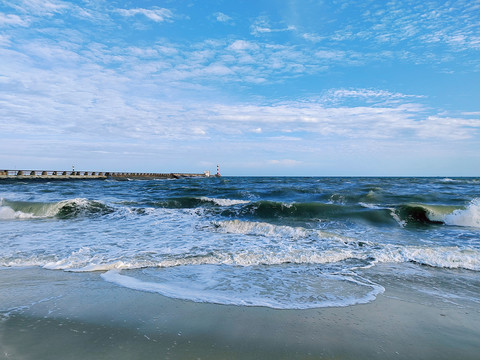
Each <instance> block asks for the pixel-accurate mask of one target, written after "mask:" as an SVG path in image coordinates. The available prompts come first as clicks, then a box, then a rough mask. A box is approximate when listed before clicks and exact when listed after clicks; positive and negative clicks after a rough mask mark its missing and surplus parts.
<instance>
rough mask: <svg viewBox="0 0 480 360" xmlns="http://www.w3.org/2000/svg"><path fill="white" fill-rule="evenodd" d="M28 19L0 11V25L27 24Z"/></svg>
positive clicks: (28, 22)
mask: <svg viewBox="0 0 480 360" xmlns="http://www.w3.org/2000/svg"><path fill="white" fill-rule="evenodd" d="M29 24H30V21H29V20H28V19H27V18H22V17H20V16H18V15H14V14H4V13H0V26H28V25H29Z"/></svg>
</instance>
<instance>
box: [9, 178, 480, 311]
mask: <svg viewBox="0 0 480 360" xmlns="http://www.w3.org/2000/svg"><path fill="white" fill-rule="evenodd" d="M479 186H480V179H476V178H458V179H457V178H453V179H450V178H281V177H279V178H251V177H249V178H241V177H238V178H229V177H224V178H204V179H180V180H158V181H155V180H151V181H109V180H107V181H101V180H90V181H80V180H77V181H56V182H45V181H39V182H35V181H29V182H15V181H8V182H0V198H1V200H0V233H1V234H2V237H1V240H0V241H1V245H2V246H1V247H0V266H1V267H3V268H5V267H25V266H35V267H43V268H46V269H54V270H57V271H87V272H88V271H101V272H102V273H103V274H102V277H103V278H104V280H105V281H109V282H114V283H116V284H118V285H119V286H125V287H129V288H132V289H137V290H139V291H150V292H158V293H160V294H163V295H166V296H170V297H175V298H182V299H189V300H193V301H202V302H213V303H223V304H237V305H260V306H269V307H274V308H312V307H325V306H349V305H354V304H358V303H365V302H370V301H374V299H375V297H376V296H377V295H378V294H379V293H382V292H383V291H384V290H385V287H386V286H388V284H386V283H384V282H382V276H381V273H380V265H382V264H394V265H395V267H396V269H397V271H399V272H400V273H401V272H402V269H405V272H406V273H411V271H412V266H414V269H415V274H416V276H417V277H419V278H422V279H425V278H427V277H428V278H431V277H432V276H433V277H438V280H439V281H438V282H436V284H437V285H435V291H436V293H439V294H449V295H448V296H450V295H451V294H452V291H453V292H454V293H455V296H458V297H459V298H460V299H462V298H463V299H467V300H468V301H474V302H480V294H479V293H480V291H477V290H480V289H477V288H473V290H472V287H471V286H470V287H467V286H463V287H459V288H455V289H453V290H452V286H454V285H452V281H451V279H452V278H456V279H464V280H465V281H467V282H470V283H472V279H473V280H474V282H475V281H476V282H475V283H474V284H473V285H472V286H474V287H475V286H477V287H478V274H479V273H478V272H479V270H480V188H479ZM412 264H413V265H412ZM377 269H378V271H377V272H376V270H377ZM0 271H1V268H0ZM382 271H383V270H382ZM405 279H407V276H406V277H405ZM442 279H443V280H445V281H443V280H442ZM405 284H407V280H405ZM409 284H410V283H409ZM438 284H440V285H438ZM442 284H443V285H442ZM406 286H407V285H406ZM408 286H411V284H410V285H408ZM442 286H443V287H444V288H442ZM422 289H423V290H425V291H430V290H432V289H429V285H428V283H425V284H423V285H422ZM432 291H433V290H432Z"/></svg>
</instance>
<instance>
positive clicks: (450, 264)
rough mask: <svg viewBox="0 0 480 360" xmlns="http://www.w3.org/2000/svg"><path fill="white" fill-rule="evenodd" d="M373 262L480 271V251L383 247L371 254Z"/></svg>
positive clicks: (452, 248) (445, 248) (446, 248)
mask: <svg viewBox="0 0 480 360" xmlns="http://www.w3.org/2000/svg"><path fill="white" fill-rule="evenodd" d="M372 255H373V257H374V258H375V262H394V263H403V262H416V263H419V264H423V265H429V266H432V267H437V268H448V269H467V270H474V271H480V251H479V250H476V249H469V248H463V249H462V248H459V247H456V246H449V247H447V246H443V247H422V246H398V245H385V246H384V247H383V248H382V249H379V250H376V251H374V252H373V253H372Z"/></svg>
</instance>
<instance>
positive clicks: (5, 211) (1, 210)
mask: <svg viewBox="0 0 480 360" xmlns="http://www.w3.org/2000/svg"><path fill="white" fill-rule="evenodd" d="M34 217H35V215H33V214H30V213H24V212H22V211H15V210H13V209H12V208H11V207H9V206H0V220H14V219H31V218H34Z"/></svg>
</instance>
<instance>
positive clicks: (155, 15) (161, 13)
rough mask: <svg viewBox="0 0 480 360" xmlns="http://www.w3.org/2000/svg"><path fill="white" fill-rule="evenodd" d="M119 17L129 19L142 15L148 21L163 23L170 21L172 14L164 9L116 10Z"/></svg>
mask: <svg viewBox="0 0 480 360" xmlns="http://www.w3.org/2000/svg"><path fill="white" fill-rule="evenodd" d="M116 11H117V12H118V13H119V14H120V15H123V16H126V17H130V16H135V15H138V14H140V15H144V16H146V17H147V18H148V19H150V20H152V21H155V22H163V21H171V19H172V18H173V13H172V12H171V11H170V10H168V9H164V8H156V9H141V8H136V9H117V10H116Z"/></svg>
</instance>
